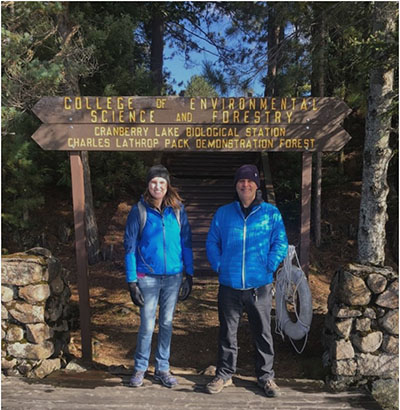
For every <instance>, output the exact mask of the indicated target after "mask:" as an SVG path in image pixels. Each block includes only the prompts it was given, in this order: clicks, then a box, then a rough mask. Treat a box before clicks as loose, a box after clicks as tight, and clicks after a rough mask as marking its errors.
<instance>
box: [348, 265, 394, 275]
mask: <svg viewBox="0 0 400 410" xmlns="http://www.w3.org/2000/svg"><path fill="white" fill-rule="evenodd" d="M346 268H347V269H348V270H350V271H351V272H352V273H353V274H355V275H357V276H360V277H363V276H366V275H371V274H373V273H379V274H380V275H383V276H385V277H387V278H391V277H394V276H396V275H395V273H394V271H393V268H391V267H390V266H385V267H383V268H379V267H377V266H367V265H361V264H359V263H349V264H348V265H347V267H346Z"/></svg>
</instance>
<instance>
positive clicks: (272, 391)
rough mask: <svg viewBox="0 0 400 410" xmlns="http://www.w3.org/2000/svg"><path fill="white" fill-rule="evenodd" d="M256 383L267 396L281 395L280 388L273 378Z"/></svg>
mask: <svg viewBox="0 0 400 410" xmlns="http://www.w3.org/2000/svg"><path fill="white" fill-rule="evenodd" d="M258 385H259V386H260V387H261V388H262V389H263V390H264V393H265V395H266V396H267V397H278V396H280V395H281V391H280V388H279V387H278V386H277V384H276V383H275V382H274V380H273V379H268V380H267V381H266V382H265V383H264V382H262V381H259V382H258Z"/></svg>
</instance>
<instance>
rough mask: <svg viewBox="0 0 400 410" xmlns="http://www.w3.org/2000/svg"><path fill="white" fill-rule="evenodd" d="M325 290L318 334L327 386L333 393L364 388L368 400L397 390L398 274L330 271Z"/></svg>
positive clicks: (367, 269) (357, 268)
mask: <svg viewBox="0 0 400 410" xmlns="http://www.w3.org/2000/svg"><path fill="white" fill-rule="evenodd" d="M330 290H331V293H330V295H329V298H328V313H327V316H326V319H325V327H324V332H323V343H324V347H325V354H324V363H325V364H326V365H328V366H330V375H329V378H328V384H329V385H330V387H332V388H333V389H337V390H342V389H346V388H348V387H352V386H355V387H359V386H361V385H367V386H368V387H369V388H370V390H371V392H372V394H373V395H378V394H380V393H378V389H379V390H382V391H385V389H389V390H390V389H392V387H393V386H396V391H397V386H398V370H399V369H398V354H399V346H398V342H399V326H398V321H399V297H398V292H399V279H398V274H397V273H395V272H394V271H393V270H392V269H391V268H389V267H385V268H377V267H371V266H364V265H359V264H349V265H347V266H345V267H343V268H341V269H339V270H338V272H336V274H335V276H334V278H333V280H332V283H331V287H330ZM390 394H391V393H390V392H389V391H388V390H386V391H385V393H383V395H384V396H385V397H386V398H387V397H388V395H390ZM395 396H396V394H395ZM378 401H379V400H378Z"/></svg>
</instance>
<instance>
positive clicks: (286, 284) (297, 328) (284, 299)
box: [275, 245, 312, 354]
mask: <svg viewBox="0 0 400 410" xmlns="http://www.w3.org/2000/svg"><path fill="white" fill-rule="evenodd" d="M293 259H294V261H293ZM294 262H295V263H297V266H296V265H295V264H294ZM275 286H276V294H275V302H276V322H275V332H276V333H277V334H280V335H281V336H282V339H283V340H284V333H285V334H286V335H287V336H288V337H289V340H290V342H291V344H292V346H293V348H294V349H295V351H296V352H297V353H299V354H300V353H302V352H303V351H304V349H305V346H306V344H307V339H308V333H309V331H310V326H311V321H312V297H311V291H310V288H309V286H308V282H307V277H306V275H305V274H304V272H303V270H302V269H301V267H300V262H299V259H298V257H297V253H296V248H295V247H294V246H293V245H289V249H288V254H287V256H286V258H285V259H284V261H283V267H282V268H281V269H280V270H279V271H278V274H277V279H276V285H275ZM296 294H297V295H298V298H299V299H298V300H299V304H300V313H299V312H298V310H297V303H296ZM287 303H290V304H292V305H293V308H294V313H295V316H296V319H297V321H296V322H293V321H292V320H291V319H290V317H289V313H288V311H287V305H286V304H287ZM303 338H305V340H304V344H303V347H302V348H301V349H300V350H299V349H298V348H297V346H296V345H295V344H294V343H293V340H300V339H303Z"/></svg>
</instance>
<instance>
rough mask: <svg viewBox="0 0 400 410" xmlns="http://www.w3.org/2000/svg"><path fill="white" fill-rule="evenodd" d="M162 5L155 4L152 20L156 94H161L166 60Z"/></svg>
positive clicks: (152, 71) (154, 86) (153, 72)
mask: <svg viewBox="0 0 400 410" xmlns="http://www.w3.org/2000/svg"><path fill="white" fill-rule="evenodd" d="M159 7H160V6H158V5H154V9H153V10H154V11H153V16H152V21H151V65H150V71H151V76H152V80H153V89H154V95H161V93H162V89H163V61H164V19H163V17H162V14H161V10H160V8H159Z"/></svg>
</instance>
